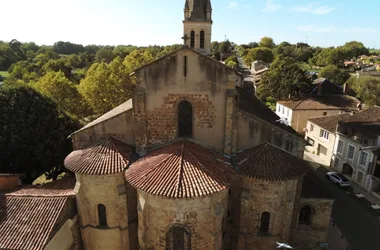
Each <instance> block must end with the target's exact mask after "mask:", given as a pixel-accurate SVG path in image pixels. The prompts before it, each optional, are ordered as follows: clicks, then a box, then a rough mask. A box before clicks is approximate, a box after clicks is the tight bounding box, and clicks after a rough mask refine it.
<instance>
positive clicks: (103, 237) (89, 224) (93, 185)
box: [74, 173, 130, 249]
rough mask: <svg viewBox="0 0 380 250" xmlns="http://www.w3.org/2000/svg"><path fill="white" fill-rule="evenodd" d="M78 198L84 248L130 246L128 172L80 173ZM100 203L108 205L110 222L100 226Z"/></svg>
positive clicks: (127, 247) (107, 213)
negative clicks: (126, 177)
mask: <svg viewBox="0 0 380 250" xmlns="http://www.w3.org/2000/svg"><path fill="white" fill-rule="evenodd" d="M76 179H77V183H76V185H75V189H74V191H75V193H76V200H77V206H78V214H79V224H80V226H81V233H82V240H83V245H84V249H130V247H129V233H128V209H127V195H126V186H125V179H124V174H123V173H120V174H114V175H99V176H95V175H81V174H76ZM98 204H103V205H104V206H105V207H106V217H107V226H106V227H104V226H102V227H101V226H99V217H98Z"/></svg>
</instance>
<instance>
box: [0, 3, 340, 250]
mask: <svg viewBox="0 0 380 250" xmlns="http://www.w3.org/2000/svg"><path fill="white" fill-rule="evenodd" d="M211 11H212V9H211V2H210V0H186V2H185V9H184V22H183V24H184V46H183V47H182V48H180V49H179V50H177V51H174V52H172V53H170V54H168V55H166V56H164V57H162V58H159V59H157V60H155V61H153V62H151V63H149V64H146V65H144V66H142V67H140V68H138V69H136V70H135V71H134V73H133V74H132V76H133V77H134V78H135V79H136V88H135V91H134V93H133V96H132V99H131V100H128V101H126V102H125V103H123V104H121V105H120V106H118V107H116V108H115V109H113V110H111V111H109V112H108V113H106V114H104V115H103V116H101V117H99V118H98V119H96V120H95V121H93V122H91V123H89V124H87V125H86V126H85V127H83V128H82V129H80V130H78V131H75V132H73V134H72V135H71V139H72V141H73V147H74V151H73V152H72V153H70V154H69V155H68V156H67V157H66V159H65V162H64V164H65V167H66V168H67V169H68V170H70V171H72V172H73V173H75V186H74V185H73V184H72V185H71V186H70V188H67V189H66V188H63V190H62V188H60V185H59V184H60V183H59V182H55V183H52V184H50V185H53V187H49V184H47V185H44V186H41V187H39V188H38V191H34V190H32V191H30V190H28V188H27V189H21V190H20V191H19V192H20V193H18V194H17V192H18V191H14V190H10V191H6V190H3V191H2V193H1V194H0V198H1V199H2V201H3V202H2V203H1V204H2V206H3V209H2V210H1V211H2V213H8V216H7V219H6V222H5V223H6V225H7V227H4V228H3V227H0V235H6V237H1V238H0V245H1V248H4V249H37V250H38V249H48V248H49V247H50V246H51V248H50V249H65V250H66V249H67V250H68V249H91V250H97V249H99V250H100V249H105V250H106V249H127V250H135V249H142V250H149V249H155V250H179V249H181V250H190V249H192V250H198V249H199V250H201V249H213V250H221V249H226V250H234V249H237V250H251V249H260V250H272V249H275V248H276V247H277V243H276V242H287V243H289V244H291V245H292V246H294V247H295V248H297V249H318V248H319V245H320V243H323V242H326V241H327V231H328V226H329V221H330V217H331V210H332V206H333V202H334V201H333V199H332V198H331V197H330V196H329V195H328V194H327V193H326V191H325V190H324V188H323V187H322V186H321V185H320V184H319V179H318V178H319V177H317V176H316V174H315V173H314V171H313V169H312V168H311V167H310V166H309V164H308V163H307V162H306V161H304V160H302V158H303V152H304V148H305V145H306V141H305V140H304V139H303V137H301V136H300V135H299V134H298V133H297V132H296V131H295V130H294V129H293V128H291V127H289V126H287V125H286V124H284V123H281V122H278V121H279V119H280V117H279V116H277V115H276V114H275V113H274V112H273V111H271V110H270V109H269V108H268V107H267V106H266V105H265V104H264V103H263V102H261V101H260V100H259V99H258V98H257V97H256V96H255V95H254V94H253V93H252V91H251V90H252V89H248V90H247V89H246V88H244V87H245V86H244V84H243V75H242V74H241V73H240V72H239V71H236V70H234V69H232V68H229V67H227V66H226V65H224V64H222V63H220V62H218V61H216V60H213V59H212V58H210V57H208V56H207V54H208V53H209V51H210V48H211V25H212V20H211ZM188 38H189V39H188ZM29 189H33V187H30V188H29ZM16 195H18V196H17V197H16V198H15V196H16ZM24 197H25V198H24ZM17 199H24V200H17ZM12 200H14V201H12ZM37 201H38V202H39V203H37ZM21 202H22V204H20V203H21ZM34 202H35V203H34ZM18 208H22V210H20V211H18V210H19V209H18ZM15 211H16V212H15ZM26 215H27V217H25V216H26ZM23 218H26V219H23ZM36 221H37V222H38V223H35V222H36ZM78 229H79V230H78ZM20 230H21V231H20ZM78 235H80V236H78ZM60 244H61V245H60Z"/></svg>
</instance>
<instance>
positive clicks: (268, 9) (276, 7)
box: [262, 0, 281, 12]
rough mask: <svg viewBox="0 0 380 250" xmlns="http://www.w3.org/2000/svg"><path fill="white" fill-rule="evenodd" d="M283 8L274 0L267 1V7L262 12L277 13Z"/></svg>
mask: <svg viewBox="0 0 380 250" xmlns="http://www.w3.org/2000/svg"><path fill="white" fill-rule="evenodd" d="M280 8H281V5H279V4H276V3H274V2H273V1H272V0H267V3H266V4H265V7H264V9H263V10H262V11H264V12H276V11H278V10H279V9H280Z"/></svg>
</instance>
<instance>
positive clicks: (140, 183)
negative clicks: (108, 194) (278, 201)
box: [126, 141, 237, 199]
mask: <svg viewBox="0 0 380 250" xmlns="http://www.w3.org/2000/svg"><path fill="white" fill-rule="evenodd" d="M236 178H237V174H236V171H235V170H234V169H233V167H232V166H231V165H230V161H229V158H227V157H225V156H222V155H220V154H218V153H215V152H214V151H212V150H210V149H208V148H205V147H203V146H200V145H197V144H195V143H193V142H190V141H177V142H175V143H172V144H169V145H167V146H164V147H161V148H159V149H156V150H154V151H152V152H150V153H149V154H148V155H146V156H145V157H143V158H141V159H140V160H138V161H137V162H135V163H133V164H132V165H131V167H130V168H129V169H128V170H127V172H126V179H127V181H128V182H129V183H130V184H131V185H132V186H133V187H135V188H137V189H139V190H142V191H144V192H147V193H150V194H153V195H158V196H164V197H168V198H173V199H177V198H178V199H181V198H196V197H203V196H208V195H211V194H214V193H217V192H219V191H222V190H224V189H227V188H228V187H229V186H230V185H231V184H232V182H233V181H234V180H235V179H236Z"/></svg>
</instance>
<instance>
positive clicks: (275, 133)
mask: <svg viewBox="0 0 380 250" xmlns="http://www.w3.org/2000/svg"><path fill="white" fill-rule="evenodd" d="M237 116H238V118H237V131H238V135H237V143H236V144H237V151H240V150H244V149H248V148H251V147H254V146H257V145H260V144H262V143H264V142H268V143H271V144H273V145H276V146H277V147H280V148H283V149H285V150H286V151H288V152H290V153H292V154H294V155H296V156H298V157H300V158H303V153H304V149H305V145H306V142H305V141H304V140H303V139H302V138H301V137H296V136H295V135H292V134H290V133H288V132H285V131H282V130H280V129H277V128H276V127H274V126H273V125H270V124H268V123H266V122H264V121H261V120H259V119H257V118H254V117H253V116H251V115H249V114H247V113H245V112H238V114H237Z"/></svg>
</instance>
